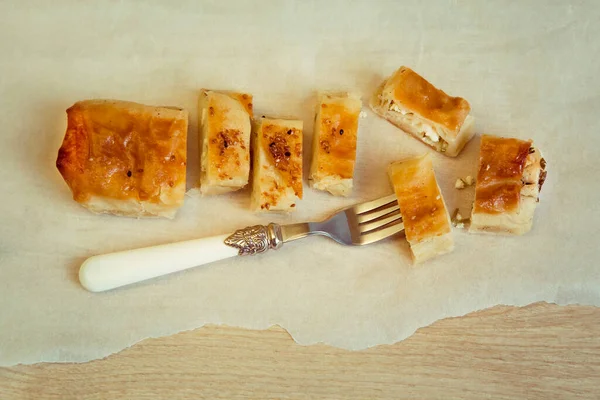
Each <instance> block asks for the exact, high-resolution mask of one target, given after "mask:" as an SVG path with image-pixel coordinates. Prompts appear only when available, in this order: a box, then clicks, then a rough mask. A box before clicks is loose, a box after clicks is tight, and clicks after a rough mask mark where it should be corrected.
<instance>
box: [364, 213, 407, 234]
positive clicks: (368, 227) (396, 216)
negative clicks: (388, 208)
mask: <svg viewBox="0 0 600 400" xmlns="http://www.w3.org/2000/svg"><path fill="white" fill-rule="evenodd" d="M397 220H400V221H402V215H400V213H395V214H394V215H392V216H389V217H386V218H382V219H378V220H377V221H373V222H368V223H366V224H360V225H358V230H359V231H360V233H366V232H369V231H372V230H374V229H377V228H381V227H382V226H385V225H387V224H390V223H392V222H395V221H397Z"/></svg>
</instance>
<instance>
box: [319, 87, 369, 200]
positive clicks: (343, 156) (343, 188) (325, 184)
mask: <svg viewBox="0 0 600 400" xmlns="http://www.w3.org/2000/svg"><path fill="white" fill-rule="evenodd" d="M361 107H362V102H361V101H360V97H359V96H354V95H350V94H347V93H344V94H321V95H319V104H318V105H317V110H316V117H315V135H314V138H313V159H312V165H311V169H310V176H309V183H310V185H311V186H312V187H313V188H315V189H318V190H323V191H328V192H329V193H331V194H333V195H334V196H348V195H349V194H350V192H351V191H352V178H353V176H354V161H355V159H356V137H357V131H358V117H359V114H360V109H361Z"/></svg>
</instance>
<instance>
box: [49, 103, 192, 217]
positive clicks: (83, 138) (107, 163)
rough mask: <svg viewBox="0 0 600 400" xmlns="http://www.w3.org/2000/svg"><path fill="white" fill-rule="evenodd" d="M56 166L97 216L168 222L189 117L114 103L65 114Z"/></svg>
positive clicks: (181, 186)
mask: <svg viewBox="0 0 600 400" xmlns="http://www.w3.org/2000/svg"><path fill="white" fill-rule="evenodd" d="M67 117H68V125H67V132H66V134H65V138H64V141H63V143H62V146H61V148H60V150H59V151H58V159H57V160H56V167H57V168H58V170H59V171H60V173H61V175H62V176H63V178H64V180H65V181H66V182H67V184H68V185H69V187H70V188H71V191H72V192H73V198H74V199H75V201H77V202H79V203H80V204H82V205H83V206H84V207H87V208H88V209H90V210H91V211H93V212H96V213H110V214H116V215H126V216H133V217H148V216H160V217H167V218H173V217H174V216H175V213H176V212H177V209H178V208H179V207H180V206H181V205H182V204H183V199H184V195H185V173H186V159H187V158H186V140H187V127H188V113H187V111H185V110H182V109H179V108H170V107H151V106H145V105H142V104H137V103H131V102H127V101H117V100H87V101H80V102H77V103H75V104H74V105H73V106H71V107H70V108H69V109H68V110H67Z"/></svg>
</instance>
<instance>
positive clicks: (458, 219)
mask: <svg viewBox="0 0 600 400" xmlns="http://www.w3.org/2000/svg"><path fill="white" fill-rule="evenodd" d="M451 222H452V226H454V227H455V228H459V229H465V227H466V224H468V223H469V222H471V220H470V219H469V218H464V217H463V216H462V214H461V213H460V210H459V209H458V208H457V209H455V210H454V212H453V213H452V218H451Z"/></svg>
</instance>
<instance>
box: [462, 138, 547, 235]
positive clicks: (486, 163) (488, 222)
mask: <svg viewBox="0 0 600 400" xmlns="http://www.w3.org/2000/svg"><path fill="white" fill-rule="evenodd" d="M545 179H546V161H545V160H544V159H543V158H542V154H541V152H540V151H539V150H538V149H537V148H535V147H534V146H533V143H532V141H531V140H519V139H512V138H501V137H496V136H490V135H483V136H482V137H481V149H480V152H479V171H478V173H477V183H476V186H475V203H474V204H473V212H472V213H471V227H470V231H471V232H488V233H504V234H516V235H522V234H524V233H526V232H528V231H529V230H531V226H532V223H533V213H534V211H535V208H536V206H537V203H538V201H539V198H538V196H539V192H540V189H541V188H542V185H543V184H544V180H545Z"/></svg>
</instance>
